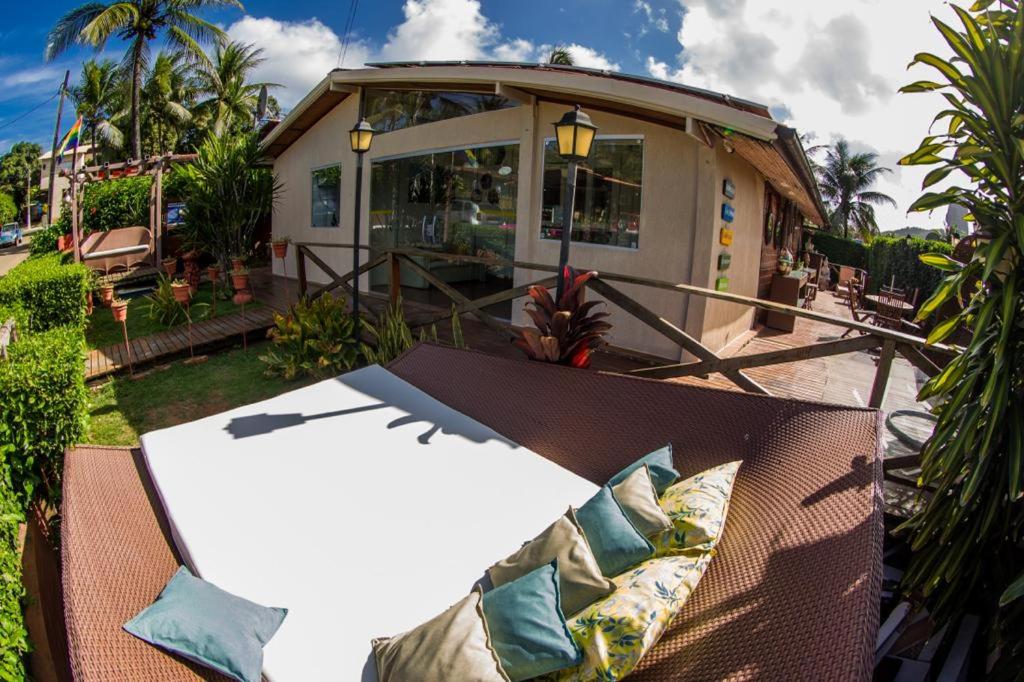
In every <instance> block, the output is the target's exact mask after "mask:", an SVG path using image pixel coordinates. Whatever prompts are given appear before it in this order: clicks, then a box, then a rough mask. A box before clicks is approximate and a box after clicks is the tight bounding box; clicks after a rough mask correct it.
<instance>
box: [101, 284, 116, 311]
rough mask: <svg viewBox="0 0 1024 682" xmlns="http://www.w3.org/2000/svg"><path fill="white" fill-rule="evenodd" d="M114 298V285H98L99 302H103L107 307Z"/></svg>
mask: <svg viewBox="0 0 1024 682" xmlns="http://www.w3.org/2000/svg"><path fill="white" fill-rule="evenodd" d="M113 300H114V285H113V284H104V285H103V286H101V287H100V302H101V303H103V307H104V308H109V307H110V304H111V302H112V301H113Z"/></svg>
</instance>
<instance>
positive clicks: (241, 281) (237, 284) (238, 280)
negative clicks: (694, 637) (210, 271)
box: [231, 270, 249, 291]
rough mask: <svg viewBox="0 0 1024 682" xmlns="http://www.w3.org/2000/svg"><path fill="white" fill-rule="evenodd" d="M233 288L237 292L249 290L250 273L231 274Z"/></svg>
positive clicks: (236, 272)
mask: <svg viewBox="0 0 1024 682" xmlns="http://www.w3.org/2000/svg"><path fill="white" fill-rule="evenodd" d="M231 286H233V287H234V288H235V291H242V290H244V289H248V288H249V273H248V272H238V271H237V270H236V271H235V272H232V273H231Z"/></svg>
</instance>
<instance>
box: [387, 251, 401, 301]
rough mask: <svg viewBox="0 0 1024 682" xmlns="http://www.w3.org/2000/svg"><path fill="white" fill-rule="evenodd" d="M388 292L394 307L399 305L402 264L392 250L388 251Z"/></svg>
mask: <svg viewBox="0 0 1024 682" xmlns="http://www.w3.org/2000/svg"><path fill="white" fill-rule="evenodd" d="M388 266H389V268H388V293H389V294H390V296H391V305H392V307H394V306H397V305H398V297H399V296H400V295H401V293H402V264H401V262H400V261H399V260H398V256H396V255H395V254H394V253H392V252H391V251H388Z"/></svg>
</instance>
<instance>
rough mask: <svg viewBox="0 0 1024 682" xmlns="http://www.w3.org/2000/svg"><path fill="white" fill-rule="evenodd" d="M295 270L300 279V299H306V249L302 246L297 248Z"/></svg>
mask: <svg viewBox="0 0 1024 682" xmlns="http://www.w3.org/2000/svg"><path fill="white" fill-rule="evenodd" d="M295 270H296V273H297V275H298V278H299V297H300V298H306V289H307V287H308V285H309V283H308V282H307V281H306V247H305V246H302V245H301V244H298V245H296V247H295Z"/></svg>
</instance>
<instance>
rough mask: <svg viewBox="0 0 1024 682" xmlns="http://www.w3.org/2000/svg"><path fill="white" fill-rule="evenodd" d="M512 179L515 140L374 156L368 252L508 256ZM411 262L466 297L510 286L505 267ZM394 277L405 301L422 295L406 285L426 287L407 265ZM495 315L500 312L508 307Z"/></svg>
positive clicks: (381, 278)
mask: <svg viewBox="0 0 1024 682" xmlns="http://www.w3.org/2000/svg"><path fill="white" fill-rule="evenodd" d="M518 180H519V145H518V144H509V145H499V146H493V147H475V148H471V149H458V150H454V151H446V152H435V153H431V154H423V155H419V156H410V157H405V158H401V159H390V160H384V161H374V162H373V166H372V170H371V185H370V187H371V189H370V248H371V251H372V252H373V253H374V255H376V254H377V253H380V252H381V251H382V250H383V249H387V248H391V247H414V248H419V249H425V250H431V251H439V252H445V253H455V254H460V255H473V256H488V257H495V258H503V259H507V260H511V259H512V258H513V257H514V255H515V232H516V198H517V185H518ZM418 262H419V263H420V265H422V266H424V267H428V269H429V270H430V271H431V272H432V273H433V274H435V275H436V276H438V277H440V278H441V279H442V280H444V281H445V282H446V283H448V284H451V285H452V286H454V287H455V288H456V289H458V290H460V291H462V292H463V293H465V294H466V295H467V296H470V298H476V297H478V296H483V295H486V294H488V293H493V292H495V291H500V290H503V289H507V288H509V287H510V286H511V285H512V284H511V282H512V268H511V267H498V266H493V265H483V264H478V263H458V262H445V261H437V260H428V259H425V258H424V259H419V260H418ZM378 270H380V269H378ZM374 272H376V271H374ZM386 279H387V274H386V273H384V272H381V273H380V274H378V275H377V279H371V285H372V286H375V287H383V286H385V285H386ZM402 284H403V287H404V288H405V289H406V291H405V295H406V297H407V298H411V299H413V300H423V299H422V298H419V297H417V296H416V292H415V291H409V290H410V289H412V290H418V291H421V292H423V293H424V296H426V292H428V291H429V287H428V286H427V282H426V281H425V280H424V279H423V278H422V277H419V276H418V275H416V273H414V272H412V271H403V272H402ZM428 298H429V297H428ZM430 302H433V301H430ZM445 305H447V304H445ZM505 307H508V306H507V305H506V306H505ZM496 314H504V316H506V317H507V316H508V314H509V312H508V311H496Z"/></svg>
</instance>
